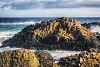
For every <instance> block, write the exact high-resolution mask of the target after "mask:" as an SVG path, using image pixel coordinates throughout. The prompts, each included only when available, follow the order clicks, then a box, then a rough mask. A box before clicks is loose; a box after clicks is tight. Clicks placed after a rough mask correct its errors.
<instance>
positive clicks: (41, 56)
mask: <svg viewBox="0 0 100 67" xmlns="http://www.w3.org/2000/svg"><path fill="white" fill-rule="evenodd" d="M35 55H36V57H37V58H38V60H39V62H40V64H43V63H46V62H47V61H52V62H53V61H54V59H53V57H52V56H51V55H50V54H49V53H48V52H47V51H44V50H39V51H36V52H35Z"/></svg>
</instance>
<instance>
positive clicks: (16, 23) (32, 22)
mask: <svg viewBox="0 0 100 67" xmlns="http://www.w3.org/2000/svg"><path fill="white" fill-rule="evenodd" d="M40 22H41V21H39V22H35V21H29V22H14V23H10V22H7V23H4V22H3V23H0V25H31V24H35V23H40Z"/></svg>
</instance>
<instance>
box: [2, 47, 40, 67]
mask: <svg viewBox="0 0 100 67" xmlns="http://www.w3.org/2000/svg"><path fill="white" fill-rule="evenodd" d="M38 66H39V61H38V60H37V58H36V56H35V54H34V52H32V51H30V50H25V49H17V50H9V51H4V52H1V53H0V67H38Z"/></svg>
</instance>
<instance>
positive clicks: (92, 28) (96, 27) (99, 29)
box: [90, 25, 100, 33]
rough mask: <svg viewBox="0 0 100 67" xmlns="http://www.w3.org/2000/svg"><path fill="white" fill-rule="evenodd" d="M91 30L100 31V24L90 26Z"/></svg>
mask: <svg viewBox="0 0 100 67" xmlns="http://www.w3.org/2000/svg"><path fill="white" fill-rule="evenodd" d="M90 30H91V31H92V32H98V33H100V26H99V25H95V26H94V25H93V26H91V27H90Z"/></svg>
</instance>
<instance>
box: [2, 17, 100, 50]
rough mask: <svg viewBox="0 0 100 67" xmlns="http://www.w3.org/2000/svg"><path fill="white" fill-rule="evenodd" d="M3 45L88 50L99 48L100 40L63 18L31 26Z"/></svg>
mask: <svg viewBox="0 0 100 67" xmlns="http://www.w3.org/2000/svg"><path fill="white" fill-rule="evenodd" d="M2 44H3V45H2V46H1V47H5V46H10V47H22V48H27V49H30V48H34V47H35V48H36V49H64V50H87V49H88V48H90V47H99V46H100V40H99V39H98V38H96V34H95V33H92V32H91V31H90V30H88V29H87V28H85V27H83V26H81V24H80V23H79V22H78V21H76V20H73V19H68V18H66V17H62V18H56V19H54V20H50V21H43V22H41V23H36V24H34V25H30V26H28V27H26V28H24V29H23V30H22V31H21V32H19V33H18V34H15V36H13V37H12V38H10V39H8V40H5V41H4V42H3V43H2Z"/></svg>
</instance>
